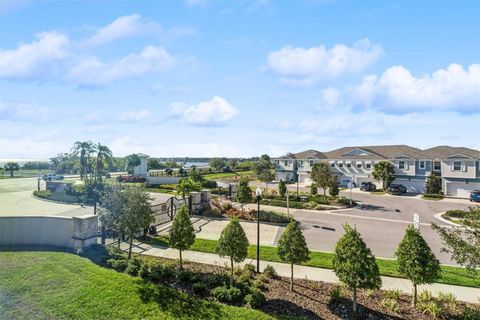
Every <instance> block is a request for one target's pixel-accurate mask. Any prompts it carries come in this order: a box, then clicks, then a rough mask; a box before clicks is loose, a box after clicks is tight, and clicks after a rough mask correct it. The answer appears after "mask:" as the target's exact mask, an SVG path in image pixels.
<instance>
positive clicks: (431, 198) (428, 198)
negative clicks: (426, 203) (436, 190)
mask: <svg viewBox="0 0 480 320" xmlns="http://www.w3.org/2000/svg"><path fill="white" fill-rule="evenodd" d="M422 199H424V200H433V201H440V200H443V197H438V196H436V197H430V196H428V195H423V196H422Z"/></svg>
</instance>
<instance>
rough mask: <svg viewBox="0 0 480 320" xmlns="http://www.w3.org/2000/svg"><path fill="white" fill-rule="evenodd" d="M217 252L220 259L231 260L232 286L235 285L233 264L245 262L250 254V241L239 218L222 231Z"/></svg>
mask: <svg viewBox="0 0 480 320" xmlns="http://www.w3.org/2000/svg"><path fill="white" fill-rule="evenodd" d="M216 251H217V253H218V254H219V255H220V257H229V258H230V267H231V270H230V271H231V274H230V285H233V263H234V262H237V263H239V262H242V261H243V260H245V258H246V257H247V252H248V239H247V236H246V235H245V231H243V228H242V226H241V225H240V222H239V221H238V218H237V217H233V218H232V219H231V220H230V222H229V223H228V225H227V226H226V227H225V228H224V229H223V230H222V233H221V234H220V239H219V240H218V243H217V248H216Z"/></svg>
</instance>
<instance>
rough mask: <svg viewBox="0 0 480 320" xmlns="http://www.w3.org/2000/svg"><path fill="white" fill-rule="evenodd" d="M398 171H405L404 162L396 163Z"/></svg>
mask: <svg viewBox="0 0 480 320" xmlns="http://www.w3.org/2000/svg"><path fill="white" fill-rule="evenodd" d="M398 169H401V170H403V169H405V161H398Z"/></svg>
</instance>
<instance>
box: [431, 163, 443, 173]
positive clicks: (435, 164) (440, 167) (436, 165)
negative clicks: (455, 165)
mask: <svg viewBox="0 0 480 320" xmlns="http://www.w3.org/2000/svg"><path fill="white" fill-rule="evenodd" d="M441 169H442V164H441V163H440V161H435V162H434V165H433V170H435V171H440V170H441Z"/></svg>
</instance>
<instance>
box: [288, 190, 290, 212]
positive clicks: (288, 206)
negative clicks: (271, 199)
mask: <svg viewBox="0 0 480 320" xmlns="http://www.w3.org/2000/svg"><path fill="white" fill-rule="evenodd" d="M288 199H290V196H289V194H288V188H287V215H289V214H290V209H289V205H288Z"/></svg>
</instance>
